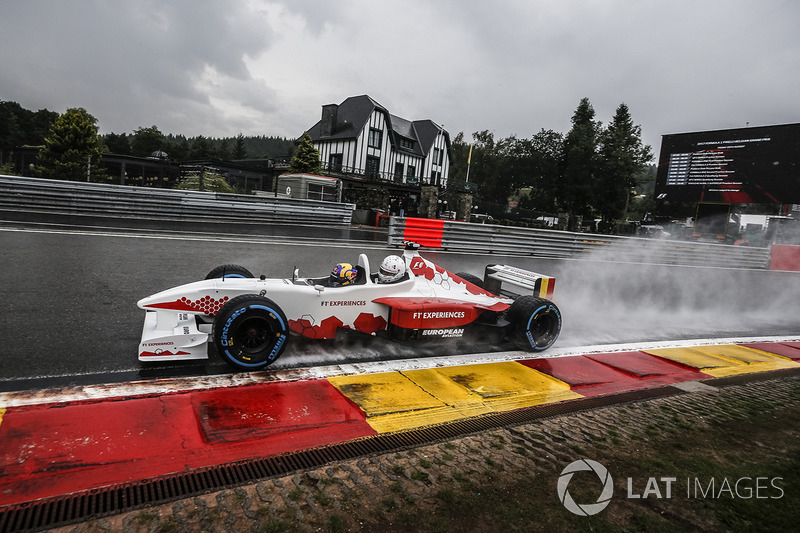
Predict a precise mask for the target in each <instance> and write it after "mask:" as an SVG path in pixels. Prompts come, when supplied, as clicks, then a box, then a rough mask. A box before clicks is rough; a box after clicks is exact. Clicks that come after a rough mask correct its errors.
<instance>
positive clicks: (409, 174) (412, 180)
mask: <svg viewBox="0 0 800 533" xmlns="http://www.w3.org/2000/svg"><path fill="white" fill-rule="evenodd" d="M418 181H419V180H417V167H415V166H411V165H408V166H407V167H406V183H409V184H411V185H416V184H417V182H418Z"/></svg>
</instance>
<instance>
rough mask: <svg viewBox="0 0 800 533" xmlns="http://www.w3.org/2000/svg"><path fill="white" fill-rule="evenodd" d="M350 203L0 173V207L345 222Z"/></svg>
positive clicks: (143, 215) (198, 219) (204, 219)
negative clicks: (132, 185)
mask: <svg viewBox="0 0 800 533" xmlns="http://www.w3.org/2000/svg"><path fill="white" fill-rule="evenodd" d="M354 208H355V205H354V204H342V203H336V202H323V201H318V200H300V199H296V198H272V197H263V196H250V195H239V194H222V193H213V192H198V191H181V190H174V189H150V188H144V187H131V186H125V185H105V184H100V183H82V182H74V181H61V180H46V179H38V178H25V177H19V176H0V211H1V210H12V211H17V212H19V211H28V212H36V213H51V214H52V213H59V214H84V215H85V214H90V215H98V216H112V217H118V218H151V219H167V220H181V221H187V222H221V221H226V222H250V223H268V224H310V225H325V226H349V225H350V220H351V217H352V214H353V209H354Z"/></svg>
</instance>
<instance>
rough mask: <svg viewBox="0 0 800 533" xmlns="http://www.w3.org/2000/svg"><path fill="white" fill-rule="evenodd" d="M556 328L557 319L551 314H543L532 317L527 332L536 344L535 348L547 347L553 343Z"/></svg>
mask: <svg viewBox="0 0 800 533" xmlns="http://www.w3.org/2000/svg"><path fill="white" fill-rule="evenodd" d="M557 326H558V319H557V318H556V317H555V316H554V315H553V314H552V313H548V312H545V313H544V314H541V315H538V316H534V317H533V320H532V321H531V325H530V328H529V329H528V331H530V333H531V336H532V337H533V340H534V342H535V343H536V348H541V347H542V346H549V345H550V344H552V343H553V341H555V337H556V335H557Z"/></svg>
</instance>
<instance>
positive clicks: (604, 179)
mask: <svg viewBox="0 0 800 533" xmlns="http://www.w3.org/2000/svg"><path fill="white" fill-rule="evenodd" d="M472 137H473V142H472V144H471V145H470V144H467V142H466V141H465V140H464V135H463V133H459V134H458V135H456V136H455V138H454V139H453V143H452V154H453V164H452V166H451V168H450V183H451V184H460V183H461V182H463V181H465V180H466V176H467V170H469V181H470V182H472V183H476V184H478V185H479V192H478V196H477V197H476V198H475V200H474V204H475V205H479V206H480V208H479V211H480V212H482V213H483V212H485V213H488V214H490V215H492V217H494V221H503V223H504V224H515V225H525V226H531V225H534V226H535V225H541V224H543V222H541V221H537V220H536V219H537V218H538V217H540V216H553V215H556V214H558V213H560V214H561V216H560V217H559V218H560V223H561V224H562V226H567V227H569V229H573V230H577V229H578V222H579V221H580V219H581V218H583V219H584V220H592V219H594V217H595V216H596V215H599V216H601V217H602V218H603V220H604V223H605V224H604V226H605V228H606V229H607V230H609V231H610V230H611V229H613V228H614V227H615V222H616V221H618V220H624V219H625V218H626V210H627V209H628V208H629V207H631V206H630V205H629V193H630V191H631V188H632V187H635V186H636V185H638V184H639V183H640V182H643V181H644V182H648V183H649V182H650V181H652V179H653V178H652V176H651V175H650V174H649V173H647V172H646V170H647V164H648V163H649V161H650V160H651V159H652V157H653V154H652V152H651V150H650V147H649V146H644V145H642V141H641V128H640V127H639V126H635V125H634V124H633V121H632V119H631V117H630V112H629V111H628V108H627V106H626V105H625V104H621V105H620V106H619V108H618V109H617V113H616V114H615V116H614V119H613V120H612V122H611V124H609V126H608V128H605V129H604V128H603V125H602V123H601V122H599V121H597V120H595V111H594V109H593V108H592V105H591V103H590V102H589V99H588V98H583V99H582V100H581V101H580V104H579V105H578V108H577V109H576V110H575V113H574V115H573V117H572V128H571V129H570V131H569V132H568V133H567V134H566V135H563V134H561V133H558V132H556V131H553V130H544V129H543V130H541V131H539V132H538V133H536V134H535V135H533V136H532V137H530V138H528V139H525V138H517V137H516V136H515V135H512V136H510V137H507V138H505V139H499V140H496V139H495V138H494V135H493V134H492V133H491V132H490V131H488V130H484V131H481V132H475V133H473V135H472ZM470 147H471V148H472V156H471V158H470V157H469V153H470ZM469 159H471V161H470V164H469V166H468V165H467V161H468V160H469ZM511 201H513V202H516V207H512V206H511V204H510V202H511ZM634 207H635V208H636V209H638V210H641V209H642V208H643V207H646V208H652V207H654V206H652V205H651V204H648V205H647V206H644V205H643V203H642V202H638V203H637V204H636V205H635V206H634Z"/></svg>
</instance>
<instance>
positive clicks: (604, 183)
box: [594, 103, 653, 232]
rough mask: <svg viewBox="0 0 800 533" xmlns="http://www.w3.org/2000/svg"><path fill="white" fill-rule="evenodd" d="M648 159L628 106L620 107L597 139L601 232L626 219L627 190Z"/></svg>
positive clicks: (640, 134) (634, 181)
mask: <svg viewBox="0 0 800 533" xmlns="http://www.w3.org/2000/svg"><path fill="white" fill-rule="evenodd" d="M652 158H653V153H652V151H651V150H650V146H648V145H643V144H642V128H641V126H638V125H634V124H633V119H632V118H631V115H630V111H629V110H628V106H627V105H625V104H624V103H623V104H620V106H619V107H618V108H617V111H616V113H615V114H614V119H613V120H612V121H611V124H609V125H608V128H606V130H605V131H603V132H602V134H601V136H600V149H599V161H598V170H597V176H596V180H595V183H594V188H595V191H594V196H595V206H596V208H597V209H598V211H599V212H600V215H601V216H602V226H603V227H602V229H603V230H604V231H609V232H610V231H612V230H613V226H614V222H615V221H616V220H619V219H623V218H625V217H626V211H627V207H628V200H629V198H630V192H631V188H632V187H635V186H636V185H637V183H636V177H637V176H638V175H640V174H641V173H642V171H643V170H644V169H645V167H646V165H647V164H648V163H649V162H650V160H651V159H652Z"/></svg>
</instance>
